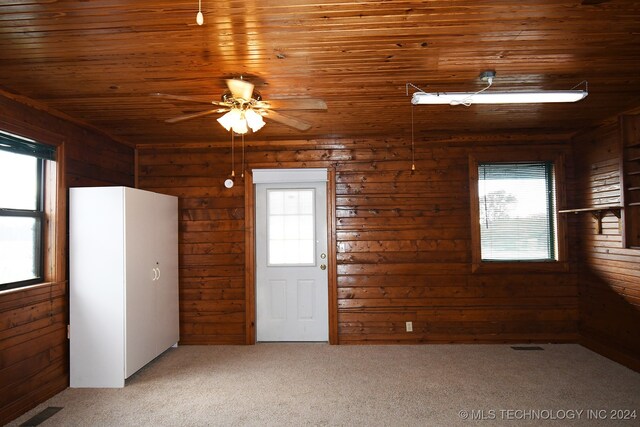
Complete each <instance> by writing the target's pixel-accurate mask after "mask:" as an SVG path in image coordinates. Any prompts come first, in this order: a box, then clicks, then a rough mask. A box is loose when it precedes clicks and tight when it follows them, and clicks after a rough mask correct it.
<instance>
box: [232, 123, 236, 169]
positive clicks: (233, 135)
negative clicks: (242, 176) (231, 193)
mask: <svg viewBox="0 0 640 427" xmlns="http://www.w3.org/2000/svg"><path fill="white" fill-rule="evenodd" d="M234 144H235V132H233V131H231V177H232V178H234V177H235V176H236V170H235V169H236V162H235V148H234Z"/></svg>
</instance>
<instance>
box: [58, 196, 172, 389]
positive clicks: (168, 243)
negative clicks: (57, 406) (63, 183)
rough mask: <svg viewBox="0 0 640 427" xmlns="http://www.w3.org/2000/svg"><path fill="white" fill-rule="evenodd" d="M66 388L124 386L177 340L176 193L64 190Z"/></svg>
mask: <svg viewBox="0 0 640 427" xmlns="http://www.w3.org/2000/svg"><path fill="white" fill-rule="evenodd" d="M69 279H70V282H69V299H70V313H69V315H70V316H69V317H70V339H71V343H70V376H71V378H70V382H71V387H123V386H124V380H125V378H128V377H129V376H131V375H132V374H133V373H134V372H136V371H137V370H138V369H140V368H142V367H143V366H144V365H145V364H147V363H148V362H150V361H151V360H152V359H154V358H155V357H156V356H158V355H159V354H160V353H162V352H163V351H165V350H166V349H167V348H169V347H171V346H172V345H174V344H176V343H177V342H178V339H179V324H178V199H177V198H176V197H173V196H166V195H163V194H157V193H152V192H149V191H143V190H137V189H133V188H127V187H93V188H71V189H70V190H69Z"/></svg>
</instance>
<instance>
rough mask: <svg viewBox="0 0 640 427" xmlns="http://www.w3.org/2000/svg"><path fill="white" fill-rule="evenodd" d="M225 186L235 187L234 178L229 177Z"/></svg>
mask: <svg viewBox="0 0 640 427" xmlns="http://www.w3.org/2000/svg"><path fill="white" fill-rule="evenodd" d="M224 186H225V187H227V188H231V187H233V180H232V179H231V178H229V179H227V180H226V181H225V182H224Z"/></svg>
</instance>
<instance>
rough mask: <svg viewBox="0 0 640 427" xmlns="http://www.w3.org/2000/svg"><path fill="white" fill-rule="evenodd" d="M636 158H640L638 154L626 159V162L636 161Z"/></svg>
mask: <svg viewBox="0 0 640 427" xmlns="http://www.w3.org/2000/svg"><path fill="white" fill-rule="evenodd" d="M638 160H640V156H638V157H632V158H630V159H627V162H637V161H638Z"/></svg>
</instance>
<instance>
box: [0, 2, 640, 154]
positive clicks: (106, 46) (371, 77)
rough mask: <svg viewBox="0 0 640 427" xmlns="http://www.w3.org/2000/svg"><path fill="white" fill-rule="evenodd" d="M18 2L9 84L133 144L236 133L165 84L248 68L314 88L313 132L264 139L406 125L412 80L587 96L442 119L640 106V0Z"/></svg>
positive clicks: (5, 33) (539, 122)
mask: <svg viewBox="0 0 640 427" xmlns="http://www.w3.org/2000/svg"><path fill="white" fill-rule="evenodd" d="M197 8H198V1H197V0H190V1H184V0H178V1H176V0H135V1H133V0H131V1H125V0H92V1H70V0H49V1H35V0H7V1H3V2H2V3H1V4H0V61H1V66H0V88H2V89H4V90H5V91H8V92H12V93H16V94H21V95H24V96H27V97H29V98H32V99H34V100H37V101H40V102H42V103H44V104H46V105H48V106H50V107H52V108H54V109H57V110H59V111H62V112H64V113H66V114H68V115H70V116H72V117H75V118H78V119H80V120H83V121H85V122H88V123H90V124H92V125H94V126H96V127H98V128H100V129H103V130H105V131H107V132H109V133H110V134H112V135H116V136H118V137H120V138H122V139H124V140H126V141H128V142H130V143H131V144H145V143H163V142H169V143H176V142H177V143H181V142H185V143H188V142H203V141H214V142H215V141H219V142H222V141H225V142H226V141H228V140H229V138H230V136H229V134H228V132H226V131H225V130H224V129H223V128H222V127H221V126H219V125H218V124H217V123H216V122H215V120H214V119H215V117H217V116H209V117H204V118H199V119H195V120H191V121H187V122H183V123H179V124H167V123H165V122H164V120H165V119H168V118H170V117H174V116H178V115H181V114H185V113H191V112H196V111H199V110H203V109H204V108H201V106H200V105H197V104H189V103H184V102H179V101H171V102H168V101H165V100H160V99H157V98H153V97H151V96H149V94H150V93H153V92H165V93H171V94H180V95H210V96H211V98H212V99H214V100H218V99H219V97H220V95H221V94H222V92H223V91H224V88H225V86H224V78H229V77H238V76H244V77H245V78H246V79H248V80H249V81H251V82H252V83H255V84H256V88H257V89H258V90H259V91H260V92H261V93H262V96H263V98H265V99H267V100H268V99H277V98H289V97H291V98H296V97H314V98H322V99H324V100H326V102H327V104H328V111H326V112H292V113H291V115H292V116H295V117H298V118H302V119H304V120H307V121H310V122H312V123H313V127H312V128H311V129H310V130H308V131H306V132H300V131H296V130H293V129H289V128H287V127H285V126H283V125H280V124H276V123H268V124H267V126H265V128H263V129H262V130H260V131H259V133H258V134H256V136H249V138H252V139H260V140H262V141H268V140H270V139H272V140H273V139H300V138H303V139H307V138H309V139H312V138H340V137H350V138H358V137H365V136H369V137H371V136H407V135H410V132H411V104H410V97H408V96H406V94H405V84H406V83H407V82H411V83H414V84H416V85H418V86H420V87H422V88H424V89H426V90H428V91H473V90H478V89H480V88H482V87H483V83H482V82H480V80H479V79H478V75H479V74H480V72H482V71H484V70H495V71H496V72H497V78H496V80H495V84H494V88H493V89H492V90H516V89H518V90H532V89H570V88H572V87H573V86H574V85H576V84H578V83H580V82H582V81H583V80H587V81H588V82H589V92H590V94H589V96H588V97H587V98H586V99H585V100H584V101H581V102H579V103H577V104H563V105H527V106H522V105H515V106H514V105H512V106H490V105H489V106H486V105H485V106H478V105H476V106H471V107H464V106H457V107H453V106H417V107H415V109H414V114H415V131H416V134H417V136H418V137H421V136H428V135H429V134H431V133H434V132H440V133H443V132H444V133H446V132H458V131H462V130H470V131H487V130H490V131H506V132H509V131H510V130H512V129H516V128H517V129H525V130H527V131H530V132H532V133H535V132H550V131H561V132H571V131H573V130H576V129H579V128H582V127H584V126H587V125H589V124H590V123H592V122H593V121H597V120H599V119H603V118H606V117H610V116H612V115H614V114H615V113H617V112H620V111H622V110H624V109H626V108H629V107H633V106H636V105H639V104H640V72H639V70H640V2H637V1H625V0H610V1H607V0H570V1H568V0H564V1H548V0H544V1H542V0H535V1H534V0H532V1H526V2H525V1H521V0H518V1H516V0H502V1H478V0H457V1H456V0H454V1H439V0H434V1H413V2H412V1H399V0H387V1H357V2H356V1H351V2H348V1H335V0H328V1H324V2H312V1H307V0H237V1H224V0H223V1H213V0H202V8H203V12H204V21H205V22H204V25H203V26H198V25H196V23H195V16H196V12H197Z"/></svg>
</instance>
